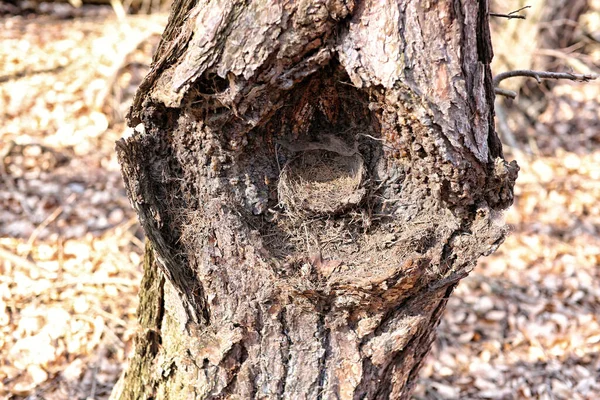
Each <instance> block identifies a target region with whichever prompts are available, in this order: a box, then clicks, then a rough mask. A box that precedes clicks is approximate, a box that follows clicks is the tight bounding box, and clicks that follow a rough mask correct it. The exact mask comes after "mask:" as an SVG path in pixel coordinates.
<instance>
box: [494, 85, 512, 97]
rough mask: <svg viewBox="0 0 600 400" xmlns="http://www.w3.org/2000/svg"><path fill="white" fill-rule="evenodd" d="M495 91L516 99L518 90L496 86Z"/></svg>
mask: <svg viewBox="0 0 600 400" xmlns="http://www.w3.org/2000/svg"><path fill="white" fill-rule="evenodd" d="M494 93H495V94H499V95H501V96H505V97H509V98H511V99H514V98H516V97H517V92H513V91H512V90H508V89H500V88H494Z"/></svg>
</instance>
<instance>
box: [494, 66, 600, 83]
mask: <svg viewBox="0 0 600 400" xmlns="http://www.w3.org/2000/svg"><path fill="white" fill-rule="evenodd" d="M515 76H528V77H530V78H535V80H536V81H537V82H538V83H542V79H569V80H571V81H580V82H589V81H591V80H594V79H596V78H597V77H598V76H597V75H595V74H585V75H582V74H572V73H570V72H548V71H532V70H529V69H518V70H515V71H507V72H502V73H500V74H498V75H496V76H495V77H494V87H497V86H498V85H499V84H500V82H501V81H503V80H504V79H507V78H513V77H515Z"/></svg>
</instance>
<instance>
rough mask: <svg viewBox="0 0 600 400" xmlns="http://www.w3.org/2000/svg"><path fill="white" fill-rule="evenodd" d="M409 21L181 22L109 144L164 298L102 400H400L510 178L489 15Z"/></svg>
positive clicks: (347, 6) (231, 4) (221, 6)
mask: <svg viewBox="0 0 600 400" xmlns="http://www.w3.org/2000/svg"><path fill="white" fill-rule="evenodd" d="M421 3H422V2H420V1H409V0H404V1H396V2H393V1H382V2H376V1H374V0H366V1H356V2H343V1H333V0H330V1H312V0H311V1H309V0H305V1H294V2H291V1H282V2H277V3H270V2H250V3H247V2H241V1H225V0H223V1H212V2H204V1H200V2H194V1H191V0H182V1H177V2H175V4H174V8H173V11H172V15H171V18H170V21H169V24H168V26H167V28H166V30H165V32H164V34H163V38H162V42H161V44H160V46H159V49H158V51H157V53H156V54H155V57H154V61H153V67H152V70H151V72H150V73H149V75H148V76H147V78H146V79H145V81H144V82H143V83H142V85H141V87H140V89H139V90H138V92H137V95H136V98H135V100H134V105H133V107H132V110H131V113H130V124H131V126H135V127H136V128H135V133H134V134H133V135H132V136H131V137H129V138H127V139H125V140H121V141H120V142H119V143H118V144H117V152H118V155H119V160H120V162H121V165H122V170H123V177H124V180H125V184H126V187H127V190H128V193H129V196H130V199H131V202H132V205H133V206H134V208H135V209H136V211H137V212H138V215H139V218H140V221H141V224H142V226H143V227H144V229H145V231H146V233H147V238H148V241H149V242H150V243H151V245H152V248H153V249H154V253H153V254H154V256H155V257H156V260H157V262H156V263H155V264H150V263H147V268H148V269H152V267H151V265H155V267H156V268H158V269H160V271H161V276H164V278H165V279H164V285H163V284H162V283H160V282H162V281H159V283H155V282H156V281H157V280H158V275H156V273H155V272H153V273H151V272H148V271H147V272H146V280H145V282H146V285H148V286H144V288H143V289H142V293H141V299H142V306H141V307H140V316H141V318H142V320H143V321H147V322H146V323H147V325H146V326H144V325H143V326H142V332H141V333H140V335H139V337H138V345H137V352H136V355H135V357H134V359H133V361H132V364H131V367H130V369H129V371H128V372H127V373H126V374H125V375H124V377H123V379H122V381H121V382H120V384H119V388H118V390H116V391H115V392H114V393H113V397H114V398H150V397H151V398H158V399H160V398H184V397H185V398H195V399H209V398H230V399H249V398H286V399H333V398H339V399H353V398H356V399H366V398H368V399H388V398H392V399H405V398H409V397H410V393H411V391H412V388H413V386H414V383H415V379H416V377H417V374H418V371H419V368H420V366H421V364H422V362H423V359H424V357H425V355H426V354H427V352H428V350H429V348H430V345H431V343H432V341H433V340H434V337H435V327H436V325H437V324H438V322H439V319H440V317H441V315H442V312H443V310H444V308H445V304H446V301H447V299H448V296H450V294H451V292H452V290H453V288H454V287H455V286H456V284H457V283H458V281H459V280H460V279H462V278H464V277H465V276H466V275H467V274H468V273H469V272H470V271H471V269H472V268H473V266H474V265H475V262H476V260H477V258H478V257H480V256H482V255H485V254H488V253H490V252H491V251H493V250H494V249H495V248H497V246H498V245H499V244H500V243H501V242H502V240H503V238H504V236H505V234H506V230H505V229H504V227H503V223H502V221H501V219H500V211H501V210H503V209H505V208H506V207H508V206H509V205H510V204H511V202H512V188H513V185H514V180H515V179H516V174H517V170H518V167H517V166H516V164H508V163H506V162H505V161H504V159H503V158H502V150H501V145H500V143H499V141H498V138H497V135H496V133H495V132H494V129H493V117H494V115H493V100H494V97H493V96H494V95H493V87H492V84H491V81H492V77H491V73H490V69H489V62H490V60H491V57H492V50H491V45H490V38H489V31H488V16H487V5H486V3H485V2H483V1H482V2H477V1H474V0H463V1H449V0H446V1H438V2H429V3H428V6H423V5H421ZM153 282H154V283H153ZM154 285H156V286H154ZM151 288H153V289H151ZM163 291H164V294H163ZM149 304H151V306H148V305H149ZM157 309H159V310H161V311H160V312H157V311H156V310H157ZM148 310H152V311H151V312H152V314H151V315H150V316H148V317H145V314H146V313H148V312H150V311H148ZM148 321H149V322H148ZM148 324H149V325H148ZM140 377H142V379H140Z"/></svg>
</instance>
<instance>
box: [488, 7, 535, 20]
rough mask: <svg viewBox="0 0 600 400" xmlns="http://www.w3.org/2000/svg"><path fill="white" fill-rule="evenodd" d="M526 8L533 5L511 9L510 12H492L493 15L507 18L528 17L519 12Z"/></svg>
mask: <svg viewBox="0 0 600 400" xmlns="http://www.w3.org/2000/svg"><path fill="white" fill-rule="evenodd" d="M526 8H531V6H525V7H521V8H519V9H518V10H515V11H511V12H509V13H508V14H499V13H490V16H491V17H499V18H507V19H526V17H525V16H524V15H521V14H517V13H518V12H519V11H523V10H525V9H526Z"/></svg>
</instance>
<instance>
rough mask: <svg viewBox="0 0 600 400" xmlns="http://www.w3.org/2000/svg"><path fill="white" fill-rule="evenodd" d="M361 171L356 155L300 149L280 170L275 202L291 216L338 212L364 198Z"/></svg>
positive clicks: (362, 173)
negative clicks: (277, 200) (277, 198)
mask: <svg viewBox="0 0 600 400" xmlns="http://www.w3.org/2000/svg"><path fill="white" fill-rule="evenodd" d="M364 174H365V170H364V162H363V159H362V157H361V156H360V155H359V154H354V155H351V156H346V155H341V154H338V153H335V152H332V151H327V150H309V151H304V152H302V153H300V155H299V156H298V157H296V158H294V159H293V160H291V161H290V162H288V163H287V164H286V165H285V167H284V168H283V170H282V171H281V176H280V177H279V184H278V188H277V189H278V192H279V202H280V204H282V205H283V206H284V207H285V208H286V210H287V211H288V213H289V215H290V216H292V217H293V216H297V217H307V216H321V215H332V214H339V213H342V212H344V211H345V210H347V209H348V208H350V207H352V206H355V205H357V204H359V203H360V202H361V201H362V199H363V198H364V196H365V193H366V191H365V189H364V188H361V184H362V182H363V179H364Z"/></svg>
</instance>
